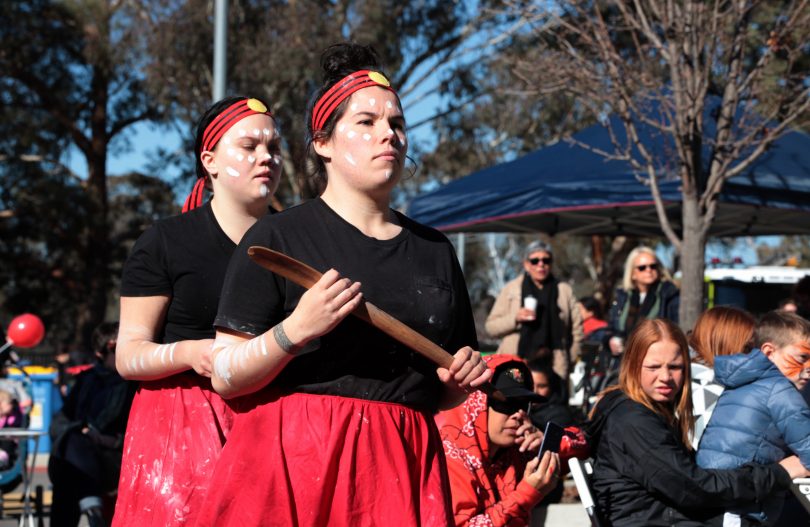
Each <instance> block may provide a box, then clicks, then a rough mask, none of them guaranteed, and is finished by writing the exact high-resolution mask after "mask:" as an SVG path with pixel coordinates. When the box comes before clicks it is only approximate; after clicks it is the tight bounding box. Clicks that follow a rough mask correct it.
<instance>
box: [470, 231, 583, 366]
mask: <svg viewBox="0 0 810 527" xmlns="http://www.w3.org/2000/svg"><path fill="white" fill-rule="evenodd" d="M553 263H554V256H553V253H552V250H551V246H550V245H548V244H547V243H544V242H542V241H539V240H538V241H535V242H532V243H531V244H529V246H528V247H526V251H525V252H524V258H523V271H524V272H523V273H522V274H521V275H520V276H518V277H517V278H515V279H513V280H512V281H510V282H508V283H507V284H506V286H504V288H503V290H502V291H501V292H500V294H499V295H498V298H497V299H496V300H495V304H494V305H493V306H492V310H491V311H490V313H489V316H488V317H487V320H486V330H487V333H489V334H490V335H491V336H492V337H495V338H500V339H501V343H500V346H499V347H498V353H506V354H510V355H518V356H520V357H521V358H523V359H525V360H527V361H535V360H541V361H545V362H547V363H549V364H551V365H552V368H553V369H554V371H555V372H556V373H557V375H559V376H560V377H562V378H563V379H568V368H569V364H570V363H571V362H572V361H573V360H576V358H577V357H578V356H579V347H580V343H581V342H582V337H583V333H582V315H581V314H580V311H579V309H578V308H577V299H576V298H575V297H574V292H573V290H572V289H571V286H570V285H568V284H567V283H565V282H561V281H559V280H557V278H555V277H554V274H553V273H552V264H553Z"/></svg>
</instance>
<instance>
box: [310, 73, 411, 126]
mask: <svg viewBox="0 0 810 527" xmlns="http://www.w3.org/2000/svg"><path fill="white" fill-rule="evenodd" d="M369 86H380V87H381V88H385V89H387V90H391V91H392V92H394V93H396V91H395V90H394V88H392V87H391V83H390V82H388V79H386V78H385V75H383V74H382V73H380V72H379V71H370V70H360V71H355V72H354V73H350V74H349V75H346V76H345V77H343V78H342V79H341V80H340V81H338V82H337V83H335V85H334V86H332V87H331V88H329V90H327V92H326V93H324V94H323V95H322V96H321V98H320V99H318V102H316V103H315V107H314V108H313V109H312V131H313V132H318V131H320V130H321V129H322V128H323V125H324V124H326V120H327V119H329V116H330V115H332V112H334V111H335V108H337V107H338V106H340V103H342V102H343V101H345V100H346V98H347V97H349V95H351V94H353V93H354V92H356V91H357V90H362V89H363V88H368V87H369Z"/></svg>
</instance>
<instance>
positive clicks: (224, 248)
mask: <svg viewBox="0 0 810 527" xmlns="http://www.w3.org/2000/svg"><path fill="white" fill-rule="evenodd" d="M234 249H236V244H235V243H233V241H232V240H231V239H230V238H228V235H227V234H225V232H224V231H223V230H222V228H221V227H220V226H219V223H217V220H216V218H215V217H214V212H213V211H212V210H211V202H210V201H209V202H208V203H206V204H205V205H204V206H202V207H200V208H197V209H194V210H192V211H190V212H187V213H185V214H180V215H179V216H173V217H171V218H166V219H163V220H159V221H158V222H156V223H155V224H154V225H153V226H152V227H150V228H149V229H148V230H147V231H146V232H144V233H143V234H142V235H141V237H140V238H138V241H137V242H135V246H134V247H133V248H132V252H131V253H130V255H129V258H128V259H127V261H126V264H124V273H123V277H122V279H121V296H130V297H139V296H158V295H168V296H170V297H171V301H170V303H169V309H168V312H167V313H166V323H165V325H164V327H163V329H162V333H161V335H159V336H158V341H159V342H162V343H171V342H177V341H180V340H199V339H210V338H213V337H214V317H215V316H216V313H217V304H218V303H219V295H220V292H221V291H222V281H223V279H224V277H225V270H226V269H227V268H228V261H229V260H230V258H231V255H232V254H233V251H234Z"/></svg>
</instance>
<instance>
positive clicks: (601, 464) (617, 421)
mask: <svg viewBox="0 0 810 527" xmlns="http://www.w3.org/2000/svg"><path fill="white" fill-rule="evenodd" d="M586 433H587V435H588V439H589V442H590V443H591V447H592V452H594V453H595V463H594V474H593V490H594V492H595V493H596V501H597V505H598V508H599V510H600V512H601V514H602V517H603V519H604V520H605V521H606V523H607V525H613V526H617V527H618V526H622V527H625V526H639V527H641V526H645V527H648V526H665V525H666V526H675V525H677V526H688V525H702V522H703V521H705V519H707V518H708V517H710V516H712V515H713V514H716V513H717V512H718V510H720V511H722V509H723V508H725V507H729V506H732V505H740V504H743V503H752V502H754V501H758V500H761V499H762V498H764V497H765V496H767V495H768V494H770V493H771V492H772V491H774V490H775V489H786V488H789V487H790V485H791V480H790V476H789V475H788V473H787V471H785V470H784V469H783V468H782V467H780V466H779V465H778V464H772V465H755V464H747V465H743V466H742V467H740V468H738V469H734V470H703V469H701V468H699V467H698V466H697V465H696V464H695V460H694V455H693V454H692V453H691V452H689V451H688V450H687V449H686V447H685V446H684V445H683V443H682V442H681V441H680V439H679V437H678V435H677V434H676V432H675V431H674V430H673V429H672V428H671V427H669V426H668V425H667V424H666V422H665V421H664V419H663V418H662V417H661V416H659V415H658V414H656V413H654V412H653V411H651V410H649V409H647V408H646V407H645V406H643V405H641V404H639V403H637V402H635V401H632V400H630V399H628V398H627V396H625V395H624V393H622V392H621V391H618V390H617V391H615V392H611V393H609V394H608V395H606V396H605V397H604V398H603V399H602V400H601V401H600V402H599V403H598V404H597V407H596V412H595V414H594V417H593V419H592V420H591V422H589V423H588V425H587V427H586ZM712 508H715V509H714V510H713V509H712Z"/></svg>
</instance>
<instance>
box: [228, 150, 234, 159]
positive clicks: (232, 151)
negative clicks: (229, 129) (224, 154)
mask: <svg viewBox="0 0 810 527" xmlns="http://www.w3.org/2000/svg"><path fill="white" fill-rule="evenodd" d="M228 155H229V156H231V157H233V156H235V155H236V150H234V149H233V148H229V149H228Z"/></svg>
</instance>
